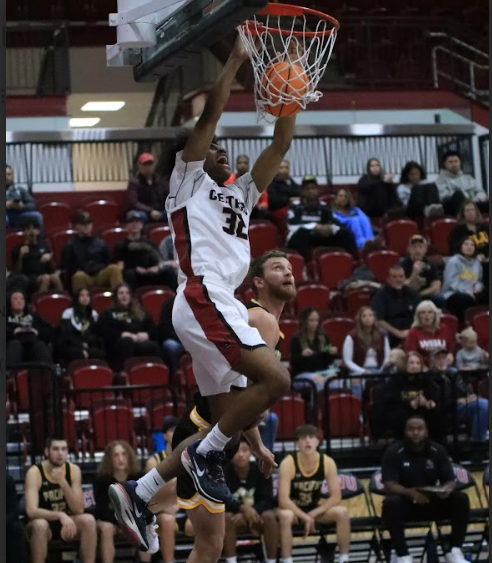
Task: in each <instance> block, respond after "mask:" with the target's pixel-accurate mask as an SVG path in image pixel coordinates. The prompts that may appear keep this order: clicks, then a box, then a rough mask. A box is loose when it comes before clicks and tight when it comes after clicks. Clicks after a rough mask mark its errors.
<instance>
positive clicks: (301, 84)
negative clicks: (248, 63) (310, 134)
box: [262, 62, 309, 117]
mask: <svg viewBox="0 0 492 563" xmlns="http://www.w3.org/2000/svg"><path fill="white" fill-rule="evenodd" d="M308 87H309V78H308V76H307V74H306V73H305V72H304V70H303V69H302V67H300V66H299V65H296V64H293V65H291V64H289V63H288V62H282V63H274V64H272V65H270V66H269V67H268V68H267V69H266V72H265V76H264V77H263V82H262V88H263V92H262V95H263V96H262V97H263V98H264V99H267V100H271V102H272V103H273V104H277V105H271V104H268V103H267V104H265V108H264V109H265V111H266V112H267V113H269V114H271V115H275V116H276V117H285V116H287V115H295V114H296V113H299V112H300V111H301V109H302V107H301V106H300V105H299V103H298V102H296V101H293V102H290V103H283V104H282V103H280V104H279V103H278V101H279V100H281V99H282V95H283V94H287V95H290V96H292V97H293V98H294V99H295V98H297V99H299V100H300V99H301V98H302V96H304V94H306V92H307V89H308Z"/></svg>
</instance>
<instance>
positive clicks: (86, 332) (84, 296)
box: [56, 289, 105, 363]
mask: <svg viewBox="0 0 492 563" xmlns="http://www.w3.org/2000/svg"><path fill="white" fill-rule="evenodd" d="M97 318H98V315H97V312H96V311H94V309H93V308H92V306H91V296H90V293H89V291H88V290H87V289H80V290H79V291H77V292H76V293H75V295H74V296H73V306H72V307H69V308H68V309H65V310H64V311H63V314H62V318H61V323H60V329H59V334H58V341H57V347H56V351H57V357H58V359H60V360H62V361H65V362H67V363H68V362H71V361H73V360H83V359H86V358H101V359H104V357H105V355H104V352H103V350H102V346H101V344H100V341H99V336H98V334H97V327H96V322H97Z"/></svg>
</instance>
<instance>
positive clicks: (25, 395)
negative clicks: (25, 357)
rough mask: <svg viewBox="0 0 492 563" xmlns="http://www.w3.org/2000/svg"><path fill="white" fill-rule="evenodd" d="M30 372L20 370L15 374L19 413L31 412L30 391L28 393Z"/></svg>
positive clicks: (16, 400) (16, 399)
mask: <svg viewBox="0 0 492 563" xmlns="http://www.w3.org/2000/svg"><path fill="white" fill-rule="evenodd" d="M27 379H28V372H27V370H26V369H23V370H20V371H18V372H17V373H16V374H15V392H16V396H15V402H16V404H17V410H18V411H19V412H27V411H28V410H29V391H28V383H27Z"/></svg>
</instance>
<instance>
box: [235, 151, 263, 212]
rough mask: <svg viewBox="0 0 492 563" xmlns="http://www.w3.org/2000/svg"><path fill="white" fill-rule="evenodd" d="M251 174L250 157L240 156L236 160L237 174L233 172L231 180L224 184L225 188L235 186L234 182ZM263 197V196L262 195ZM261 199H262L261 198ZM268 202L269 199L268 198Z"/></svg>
mask: <svg viewBox="0 0 492 563" xmlns="http://www.w3.org/2000/svg"><path fill="white" fill-rule="evenodd" d="M248 172H249V156H246V155H245V154H240V155H239V156H238V157H237V158H236V172H233V173H232V174H231V175H230V176H229V178H228V179H227V180H226V181H225V182H224V186H229V185H230V184H234V182H235V181H236V180H237V179H238V178H241V176H243V175H244V174H247V173H248ZM264 193H265V192H264ZM262 196H263V194H262ZM260 199H261V197H260ZM267 201H268V198H267Z"/></svg>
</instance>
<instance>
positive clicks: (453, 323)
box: [441, 313, 459, 336]
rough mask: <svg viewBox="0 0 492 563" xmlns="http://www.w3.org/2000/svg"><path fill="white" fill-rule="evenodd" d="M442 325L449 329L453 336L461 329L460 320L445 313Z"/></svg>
mask: <svg viewBox="0 0 492 563" xmlns="http://www.w3.org/2000/svg"><path fill="white" fill-rule="evenodd" d="M441 324H442V325H443V326H446V327H448V329H449V331H450V332H451V334H453V336H454V335H455V334H457V332H458V329H459V322H458V318H457V317H455V316H454V315H450V314H449V313H444V314H443V315H442V317H441Z"/></svg>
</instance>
